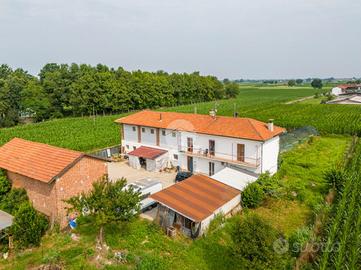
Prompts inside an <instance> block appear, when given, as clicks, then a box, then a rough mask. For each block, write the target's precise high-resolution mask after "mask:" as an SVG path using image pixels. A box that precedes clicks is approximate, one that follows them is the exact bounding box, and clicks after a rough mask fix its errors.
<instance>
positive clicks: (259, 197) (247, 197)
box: [241, 182, 265, 208]
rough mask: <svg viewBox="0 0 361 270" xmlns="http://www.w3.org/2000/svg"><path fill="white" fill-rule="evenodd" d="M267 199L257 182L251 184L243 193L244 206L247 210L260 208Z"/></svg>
mask: <svg viewBox="0 0 361 270" xmlns="http://www.w3.org/2000/svg"><path fill="white" fill-rule="evenodd" d="M264 197H265V193H264V191H263V189H262V187H261V186H260V184H258V183H257V182H254V183H252V184H249V185H248V186H247V187H246V188H245V189H244V190H243V192H242V194H241V198H242V205H243V207H247V208H255V207H257V206H259V205H260V204H261V203H262V202H263V200H264Z"/></svg>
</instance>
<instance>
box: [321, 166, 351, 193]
mask: <svg viewBox="0 0 361 270" xmlns="http://www.w3.org/2000/svg"><path fill="white" fill-rule="evenodd" d="M325 179H326V181H327V183H328V185H329V186H330V187H331V188H334V189H335V191H336V192H337V194H341V193H342V191H343V189H344V186H345V182H346V174H345V173H344V172H343V171H342V170H338V169H331V170H329V171H327V172H326V173H325Z"/></svg>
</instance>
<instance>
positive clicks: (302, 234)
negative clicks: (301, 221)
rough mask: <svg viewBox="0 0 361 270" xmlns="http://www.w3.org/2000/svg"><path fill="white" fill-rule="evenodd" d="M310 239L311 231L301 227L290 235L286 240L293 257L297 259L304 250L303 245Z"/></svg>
mask: <svg viewBox="0 0 361 270" xmlns="http://www.w3.org/2000/svg"><path fill="white" fill-rule="evenodd" d="M310 237H311V230H310V228H308V227H303V228H300V229H298V230H297V231H295V232H294V233H292V234H291V235H290V237H289V239H288V242H289V248H290V249H289V250H290V253H291V255H292V256H293V257H298V256H299V255H300V253H301V251H302V248H304V246H305V244H306V243H307V242H308V241H309V239H310Z"/></svg>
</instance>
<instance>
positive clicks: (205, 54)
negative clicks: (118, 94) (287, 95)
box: [0, 0, 361, 79]
mask: <svg viewBox="0 0 361 270" xmlns="http://www.w3.org/2000/svg"><path fill="white" fill-rule="evenodd" d="M48 62H56V63H73V62H75V63H79V64H80V63H86V64H92V65H96V64H98V63H102V64H106V65H108V66H112V67H119V66H121V67H123V68H125V69H127V70H137V69H141V70H148V71H157V70H164V71H167V72H170V73H171V72H193V71H199V72H200V73H201V74H204V75H208V74H210V75H215V76H217V77H219V78H220V79H223V78H230V79H240V78H244V79H245V78H248V79H276V78H278V79H281V78H306V77H322V78H325V77H354V76H355V77H361V1H360V0H302V1H301V0H247V1H246V0H222V1H218V0H87V1H85V0H71V1H68V0H61V1H58V0H0V64H3V63H6V64H9V65H10V66H11V67H13V68H17V67H22V68H24V69H25V70H28V71H29V73H31V74H34V75H36V74H38V72H39V70H40V69H41V68H42V67H43V66H44V65H45V64H46V63H48Z"/></svg>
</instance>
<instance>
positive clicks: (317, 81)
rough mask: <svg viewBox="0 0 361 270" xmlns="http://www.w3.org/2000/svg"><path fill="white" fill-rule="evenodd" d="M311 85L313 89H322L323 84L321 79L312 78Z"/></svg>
mask: <svg viewBox="0 0 361 270" xmlns="http://www.w3.org/2000/svg"><path fill="white" fill-rule="evenodd" d="M311 86H312V87H313V88H315V89H322V87H323V84H322V80H321V79H313V80H312V82H311Z"/></svg>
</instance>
